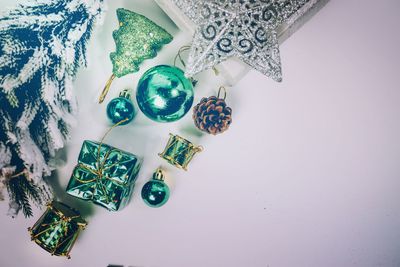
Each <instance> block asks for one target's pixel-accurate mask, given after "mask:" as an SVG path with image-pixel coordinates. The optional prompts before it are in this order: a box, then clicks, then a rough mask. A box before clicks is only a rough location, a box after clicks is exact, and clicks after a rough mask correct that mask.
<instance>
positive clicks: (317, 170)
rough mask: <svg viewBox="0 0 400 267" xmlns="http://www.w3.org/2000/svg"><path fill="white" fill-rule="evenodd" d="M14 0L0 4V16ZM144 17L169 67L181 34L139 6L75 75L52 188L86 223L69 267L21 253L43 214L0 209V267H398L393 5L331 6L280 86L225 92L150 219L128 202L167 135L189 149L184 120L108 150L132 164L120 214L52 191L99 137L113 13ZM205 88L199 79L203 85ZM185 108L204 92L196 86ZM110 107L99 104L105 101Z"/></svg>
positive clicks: (136, 199) (209, 88)
mask: <svg viewBox="0 0 400 267" xmlns="http://www.w3.org/2000/svg"><path fill="white" fill-rule="evenodd" d="M13 2H15V1H13V0H2V5H1V7H0V9H4V8H5V7H7V6H10V4H11V3H13ZM117 7H126V8H128V9H131V10H134V11H137V12H139V13H143V14H145V15H147V16H148V17H149V18H151V19H153V20H155V21H156V22H157V23H159V24H160V25H163V26H164V27H165V28H166V29H167V30H169V31H170V32H171V33H172V34H174V35H175V36H176V38H175V40H174V41H173V42H172V43H171V44H169V45H167V46H166V47H165V49H163V50H162V52H161V53H160V55H159V56H158V57H157V59H155V60H150V61H147V62H146V64H144V65H142V70H146V69H147V68H148V67H150V66H153V65H155V64H159V63H168V64H171V63H172V62H171V61H172V58H173V55H174V54H175V53H176V51H177V49H178V47H179V46H181V45H182V44H184V43H185V39H186V37H185V35H184V34H183V33H182V32H179V30H178V29H177V28H176V27H175V26H174V24H173V23H172V22H171V21H170V20H169V19H168V17H167V16H166V15H165V14H163V13H162V11H161V10H160V9H159V8H158V7H157V6H156V4H155V3H154V2H153V1H149V0H135V1H133V0H113V1H109V11H108V13H107V14H106V16H105V22H104V25H103V26H100V27H99V28H97V29H96V31H95V34H94V38H93V40H92V42H91V45H90V51H89V57H90V66H89V68H88V69H86V70H84V71H82V72H80V75H79V77H78V79H77V81H76V93H77V96H78V99H79V102H80V114H79V120H78V125H77V128H76V129H75V130H74V132H73V138H72V141H71V142H70V144H69V145H68V147H67V149H66V150H65V158H66V161H67V163H66V164H65V165H64V166H63V167H61V168H60V169H59V170H58V171H57V173H56V175H55V177H53V178H52V182H51V183H52V184H53V186H54V188H55V193H56V195H57V197H58V198H59V199H60V200H62V201H65V202H66V203H68V204H70V205H73V206H74V207H77V208H79V209H80V210H81V211H82V213H83V214H84V215H85V217H86V219H87V220H88V221H89V226H88V227H87V229H86V230H85V231H84V232H83V234H82V235H81V236H80V238H79V240H78V242H77V243H76V245H75V247H74V249H73V251H72V259H71V260H66V259H64V258H58V257H51V256H50V255H49V254H47V253H46V252H45V251H44V250H42V249H41V248H40V247H39V246H37V245H36V244H34V243H33V242H31V241H30V237H29V235H28V232H27V230H26V229H27V227H29V226H32V225H33V223H34V222H35V221H36V219H37V218H38V217H39V216H40V215H41V213H42V212H41V211H39V210H37V209H35V216H34V217H33V218H30V219H24V218H23V216H22V215H21V216H19V217H18V218H16V219H11V218H9V217H7V216H6V215H5V213H6V211H7V203H6V202H2V203H0V214H3V215H1V216H0V225H1V228H0V229H1V230H0V266H1V267H14V266H15V267H25V266H31V267H36V266H37V267H59V266H74V267H75V266H79V267H106V266H107V265H108V264H111V263H113V264H120V265H124V266H140V267H189V266H190V267H206V266H207V267H208V266H215V267H223V266H229V267H267V266H270V267H279V266H284V267H286V266H296V267H299V266H335V267H336V266H341V267H343V266H344V267H346V266H363V267H365V266H400V194H399V190H400V179H399V178H400V120H399V115H400V105H399V102H400V89H399V88H400V86H399V69H400V64H399V62H400V52H399V47H400V35H399V29H398V27H399V26H400V16H399V15H398V13H399V11H400V2H399V1H397V0H385V1H374V0H363V1H362V0H342V1H340V0H332V1H331V2H330V3H328V5H327V6H326V7H325V8H323V9H322V11H320V12H319V13H318V14H317V15H316V16H315V17H314V18H313V19H312V20H311V21H310V22H308V23H307V24H306V25H305V26H303V27H302V28H301V29H300V30H299V31H298V32H297V33H296V34H294V35H293V36H292V37H291V38H290V39H289V40H287V41H286V42H285V43H284V44H283V45H282V47H281V55H282V62H283V71H284V81H283V83H280V84H278V83H275V82H273V81H272V80H270V79H268V78H266V77H264V76H262V75H261V74H259V73H258V72H256V71H252V72H250V73H249V74H248V75H247V76H246V77H245V78H243V80H242V81H241V82H240V83H239V84H238V85H237V86H236V87H235V88H232V89H231V90H229V92H228V93H229V96H228V99H227V101H228V103H229V104H230V105H231V106H232V108H233V110H234V123H233V124H232V127H231V129H230V130H229V131H228V132H226V133H225V134H223V135H221V136H217V137H211V136H201V137H196V138H194V137H190V138H191V139H192V140H193V141H195V142H197V143H199V144H202V145H203V146H204V147H205V151H204V152H203V153H201V154H199V155H198V156H197V157H196V158H195V160H194V161H193V162H192V164H191V165H190V167H189V168H190V169H189V171H188V172H187V173H185V172H182V171H177V170H174V169H173V168H169V167H168V169H169V170H170V172H169V174H170V179H169V180H168V183H169V184H170V186H171V190H172V192H171V198H170V200H169V202H168V203H167V204H166V205H165V206H164V207H162V208H160V209H151V208H148V207H147V206H146V205H145V204H144V203H143V201H142V200H141V198H140V189H141V187H142V185H143V184H144V183H145V182H146V181H147V180H148V179H149V178H150V175H151V172H152V171H153V170H154V169H155V168H156V167H157V166H158V165H160V164H163V166H166V167H167V165H166V164H165V163H164V162H163V161H162V160H161V159H159V158H158V156H157V152H160V151H161V150H162V149H163V147H164V145H165V142H166V140H167V138H168V133H169V132H175V133H180V134H182V135H184V136H186V137H189V135H188V134H187V132H186V130H185V129H187V127H188V126H190V125H191V120H190V116H187V117H185V118H184V119H183V120H181V121H179V122H177V123H174V124H156V123H153V122H151V121H150V120H148V119H147V118H145V117H144V116H143V115H139V116H138V117H137V118H136V120H135V122H134V123H132V124H130V125H129V126H126V127H124V128H119V129H117V130H115V131H114V132H113V133H112V134H111V135H110V137H109V139H108V141H107V142H108V143H109V144H111V145H114V146H117V147H120V148H123V149H124V150H128V151H131V152H134V153H136V154H138V155H141V156H143V157H144V166H143V168H142V171H141V173H140V177H139V178H138V182H137V186H136V188H135V192H134V196H133V199H132V202H131V203H130V205H129V206H127V207H126V208H125V209H124V210H122V211H121V212H117V213H110V212H107V211H106V210H104V209H102V208H100V207H97V206H96V207H95V206H93V205H91V204H87V203H83V202H82V201H79V200H74V199H73V198H71V197H69V196H67V195H66V194H65V193H64V188H65V186H66V185H67V183H68V180H69V177H70V174H71V171H72V169H73V167H74V165H75V164H76V160H77V156H78V153H79V150H80V147H81V144H82V141H83V140H85V139H94V140H98V139H99V138H100V137H101V136H102V134H103V133H104V131H105V129H106V127H107V121H106V118H105V113H104V110H105V105H103V106H99V105H97V104H96V103H95V102H94V99H95V97H96V95H97V94H98V92H99V90H100V89H101V88H102V86H103V85H104V83H105V81H106V79H107V78H108V76H109V74H110V72H111V64H110V62H109V60H108V54H109V53H110V52H111V51H113V50H114V42H113V40H112V38H111V32H112V31H113V30H114V29H116V28H117V24H116V17H115V9H116V8H117ZM139 77H140V74H136V75H129V76H127V77H125V78H122V79H119V80H117V81H116V82H115V83H114V85H113V89H112V93H111V95H113V96H115V95H117V94H118V92H119V90H121V89H123V88H130V89H135V87H136V83H137V80H138V78H139ZM205 78H206V79H205ZM200 80H201V83H200V85H199V87H198V88H197V89H196V101H197V100H198V99H199V98H200V97H202V96H206V95H209V94H212V93H213V92H214V90H215V86H216V84H215V83H216V82H215V81H214V79H213V78H212V76H211V75H209V74H204V75H203V77H201V78H200ZM109 99H110V98H109Z"/></svg>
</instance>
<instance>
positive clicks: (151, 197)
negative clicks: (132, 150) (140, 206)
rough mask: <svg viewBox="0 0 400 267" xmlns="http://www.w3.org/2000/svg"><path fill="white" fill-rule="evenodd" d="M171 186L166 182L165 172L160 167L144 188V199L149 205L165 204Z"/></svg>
mask: <svg viewBox="0 0 400 267" xmlns="http://www.w3.org/2000/svg"><path fill="white" fill-rule="evenodd" d="M169 194H170V191H169V187H168V185H167V184H165V183H164V173H163V171H162V170H161V169H158V170H157V171H156V172H155V173H154V174H153V178H152V179H151V180H150V181H148V182H147V183H146V184H145V185H144V186H143V188H142V199H143V201H144V203H146V204H147V205H148V206H149V207H152V208H158V207H161V206H163V205H164V204H165V203H166V202H167V201H168V199H169Z"/></svg>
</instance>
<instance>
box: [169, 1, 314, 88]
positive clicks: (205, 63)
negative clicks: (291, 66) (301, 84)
mask: <svg viewBox="0 0 400 267" xmlns="http://www.w3.org/2000/svg"><path fill="white" fill-rule="evenodd" d="M312 1H313V0H247V1H246V0H173V2H174V3H175V5H176V6H177V7H178V8H180V9H181V10H182V11H183V13H185V15H186V16H187V17H188V18H189V19H190V20H192V21H193V23H194V24H195V25H196V26H197V28H196V31H195V34H194V37H193V43H192V47H191V51H190V54H189V59H188V62H187V66H186V72H185V74H186V75H187V76H188V77H192V76H193V75H195V74H197V73H199V72H201V71H203V70H206V69H209V68H212V67H214V66H215V65H217V64H219V63H221V62H223V61H225V60H227V59H228V58H230V57H237V58H239V59H240V60H242V61H243V62H245V63H247V64H248V65H249V66H251V67H252V68H253V69H256V70H258V71H260V72H261V73H263V74H264V75H267V76H268V77H271V78H272V79H274V80H275V81H278V82H280V81H282V66H281V60H280V55H279V44H278V36H277V29H278V27H279V26H280V25H282V24H283V23H284V22H286V21H287V20H289V19H290V18H291V16H293V15H294V14H296V12H298V11H299V10H300V9H301V8H302V7H303V6H304V5H305V4H307V3H308V2H312ZM314 1H315V0H314Z"/></svg>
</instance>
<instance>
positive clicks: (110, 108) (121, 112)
mask: <svg viewBox="0 0 400 267" xmlns="http://www.w3.org/2000/svg"><path fill="white" fill-rule="evenodd" d="M135 116H136V111H135V107H134V105H133V103H132V100H131V99H130V94H129V93H128V91H127V90H124V91H122V92H121V94H120V95H119V97H117V98H114V99H113V100H111V101H110V103H108V105H107V117H108V118H109V119H110V121H111V122H112V123H114V124H116V123H119V122H120V121H123V120H125V121H124V122H123V123H120V125H125V124H128V123H130V122H131V121H132V120H133V119H134V118H135Z"/></svg>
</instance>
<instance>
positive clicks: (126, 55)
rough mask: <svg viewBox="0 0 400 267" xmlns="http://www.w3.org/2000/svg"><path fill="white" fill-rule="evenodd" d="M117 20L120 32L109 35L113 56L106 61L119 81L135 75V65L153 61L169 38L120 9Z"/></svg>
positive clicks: (146, 19) (162, 31)
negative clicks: (147, 60) (114, 47)
mask: <svg viewBox="0 0 400 267" xmlns="http://www.w3.org/2000/svg"><path fill="white" fill-rule="evenodd" d="M117 16H118V21H119V26H120V28H119V29H118V30H116V31H114V32H113V38H114V40H115V44H116V52H113V53H111V54H110V58H111V61H112V63H113V73H114V75H115V76H117V77H118V78H119V77H122V76H125V75H127V74H130V73H134V72H137V71H139V65H140V64H141V63H142V62H143V61H144V60H146V59H150V58H154V57H155V56H156V55H157V51H158V50H159V49H161V47H162V46H163V45H165V44H168V43H170V42H171V41H172V39H173V37H172V36H171V34H169V33H168V32H167V31H166V30H164V29H163V28H161V27H160V26H158V25H157V24H155V23H154V22H153V21H151V20H150V19H148V18H146V17H145V16H142V15H140V14H137V13H135V12H132V11H129V10H126V9H123V8H120V9H118V10H117Z"/></svg>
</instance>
